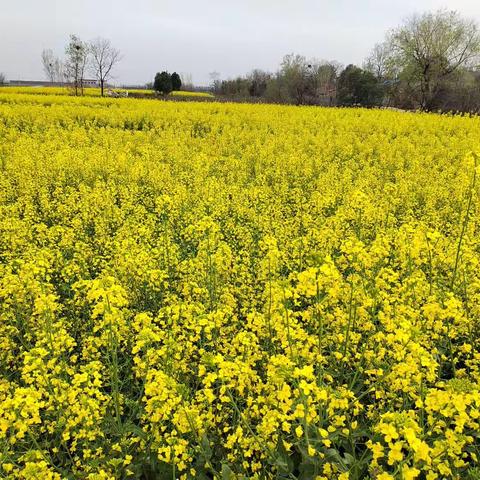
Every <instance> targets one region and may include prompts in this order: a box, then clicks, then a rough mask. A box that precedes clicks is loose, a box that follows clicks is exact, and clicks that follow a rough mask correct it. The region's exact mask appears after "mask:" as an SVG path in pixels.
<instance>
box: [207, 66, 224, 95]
mask: <svg viewBox="0 0 480 480" xmlns="http://www.w3.org/2000/svg"><path fill="white" fill-rule="evenodd" d="M208 76H209V77H210V88H211V89H212V90H213V91H214V92H215V93H219V92H220V90H221V86H222V82H221V80H220V73H219V72H217V71H213V72H210V73H209V74H208Z"/></svg>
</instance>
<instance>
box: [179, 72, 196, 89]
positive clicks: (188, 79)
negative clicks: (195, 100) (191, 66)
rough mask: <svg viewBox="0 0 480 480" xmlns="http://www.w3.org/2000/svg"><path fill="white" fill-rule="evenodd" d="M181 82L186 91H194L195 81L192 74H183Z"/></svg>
mask: <svg viewBox="0 0 480 480" xmlns="http://www.w3.org/2000/svg"><path fill="white" fill-rule="evenodd" d="M180 80H181V81H182V87H183V89H184V90H193V79H192V74H191V73H181V74H180Z"/></svg>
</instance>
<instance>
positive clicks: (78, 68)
mask: <svg viewBox="0 0 480 480" xmlns="http://www.w3.org/2000/svg"><path fill="white" fill-rule="evenodd" d="M65 55H66V56H67V59H66V62H65V77H66V79H67V81H68V82H69V83H70V85H71V87H72V90H73V92H74V94H75V95H79V94H80V95H83V80H84V78H85V76H84V75H85V69H86V67H87V62H88V46H87V45H86V44H85V43H84V42H82V41H81V40H80V39H79V38H78V37H77V36H76V35H70V42H69V44H68V45H67V48H66V49H65Z"/></svg>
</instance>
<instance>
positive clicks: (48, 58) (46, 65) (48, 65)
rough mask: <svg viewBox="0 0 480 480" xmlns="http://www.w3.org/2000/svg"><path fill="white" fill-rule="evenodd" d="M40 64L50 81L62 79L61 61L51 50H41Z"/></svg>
mask: <svg viewBox="0 0 480 480" xmlns="http://www.w3.org/2000/svg"><path fill="white" fill-rule="evenodd" d="M42 65H43V71H44V72H45V75H46V76H47V78H48V80H49V81H50V82H52V83H53V82H61V81H62V80H63V63H62V61H61V60H60V59H59V58H58V57H55V55H54V54H53V51H52V50H50V49H48V50H43V51H42Z"/></svg>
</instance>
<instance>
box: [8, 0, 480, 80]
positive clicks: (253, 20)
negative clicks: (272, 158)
mask: <svg viewBox="0 0 480 480" xmlns="http://www.w3.org/2000/svg"><path fill="white" fill-rule="evenodd" d="M439 8H448V9H454V10H457V11H458V12H460V13H461V14H463V15H465V16H468V17H471V18H474V19H476V20H477V21H478V22H479V23H480V0H443V1H440V0H396V1H391V0H238V1H232V0H203V1H201V0H180V1H176V2H174V1H170V0H128V1H127V0H0V72H4V73H5V74H6V75H7V78H8V79H23V80H36V79H43V78H44V74H43V71H42V66H41V61H40V54H41V52H42V50H43V49H44V48H51V49H53V50H54V52H55V53H56V54H57V55H59V56H62V55H63V52H64V48H65V45H66V43H67V41H68V36H69V34H70V33H75V34H77V35H79V36H80V38H82V39H83V40H91V39H92V38H95V37H98V36H101V37H105V38H108V39H110V40H111V42H112V43H113V44H114V46H116V47H117V48H119V49H120V50H121V51H122V53H123V55H124V58H123V60H122V62H121V64H120V65H119V66H118V67H117V69H116V71H115V80H114V81H115V82H116V83H118V84H121V83H128V84H137V83H138V84H144V83H146V82H147V81H151V80H152V79H153V76H154V74H155V72H157V71H161V70H169V71H171V72H173V71H177V72H185V73H190V74H191V75H192V77H193V80H194V82H195V83H196V84H198V85H201V84H208V83H209V73H210V72H212V71H217V72H219V73H220V74H221V78H230V77H233V76H235V75H238V74H245V73H247V72H249V71H250V70H252V69H253V68H263V69H266V70H270V71H274V70H276V69H277V67H278V65H279V63H280V61H281V59H282V57H283V55H285V54H287V53H291V52H294V53H300V54H302V55H305V56H307V57H315V58H318V59H325V60H338V61H339V62H341V63H343V64H348V63H357V64H361V63H362V62H363V59H364V58H365V56H366V55H367V54H368V53H369V51H370V49H371V48H372V46H373V45H374V44H375V43H376V42H378V41H381V40H382V39H383V37H384V35H385V33H386V32H387V31H388V30H389V29H391V28H393V27H395V26H396V25H398V24H399V23H401V22H402V20H403V19H404V18H405V17H407V16H409V15H410V14H412V13H415V12H423V11H426V10H436V9H439Z"/></svg>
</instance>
